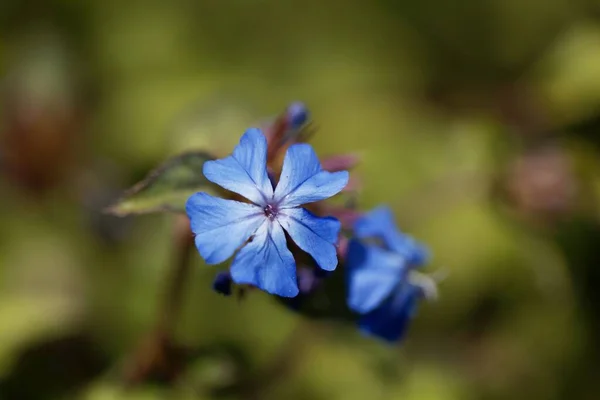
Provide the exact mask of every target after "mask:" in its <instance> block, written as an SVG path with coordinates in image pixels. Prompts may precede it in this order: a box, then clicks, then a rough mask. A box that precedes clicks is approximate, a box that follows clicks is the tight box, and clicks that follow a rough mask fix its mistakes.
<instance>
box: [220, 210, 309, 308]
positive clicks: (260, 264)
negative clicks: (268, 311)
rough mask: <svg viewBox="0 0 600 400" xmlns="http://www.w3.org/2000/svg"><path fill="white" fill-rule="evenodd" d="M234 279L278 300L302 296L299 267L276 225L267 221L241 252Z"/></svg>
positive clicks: (232, 274) (235, 263)
mask: <svg viewBox="0 0 600 400" xmlns="http://www.w3.org/2000/svg"><path fill="white" fill-rule="evenodd" d="M231 277H232V278H233V281H234V282H236V283H238V284H249V285H254V286H257V287H258V288H260V289H262V290H264V291H265V292H268V293H271V294H275V295H278V296H282V297H294V296H296V295H297V294H298V284H297V282H296V263H295V261H294V257H293V256H292V253H291V252H290V251H289V250H288V248H287V244H286V240H285V234H284V233H283V229H282V228H281V226H280V225H279V224H278V223H277V222H276V221H269V220H267V221H265V222H264V223H263V224H262V225H261V226H260V228H259V229H258V230H257V231H256V234H255V235H254V237H253V239H252V241H251V242H250V243H248V244H247V245H246V246H244V247H243V248H242V249H241V250H240V251H239V253H238V254H237V255H236V256H235V259H234V260H233V263H232V264H231Z"/></svg>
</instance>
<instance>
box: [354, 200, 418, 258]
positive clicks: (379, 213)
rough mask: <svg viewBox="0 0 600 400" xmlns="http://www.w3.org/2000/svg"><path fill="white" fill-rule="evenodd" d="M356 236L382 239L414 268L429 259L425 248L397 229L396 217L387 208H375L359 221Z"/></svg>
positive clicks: (355, 230) (355, 228)
mask: <svg viewBox="0 0 600 400" xmlns="http://www.w3.org/2000/svg"><path fill="white" fill-rule="evenodd" d="M354 234H355V235H356V237H358V238H361V239H364V238H373V237H377V238H381V239H382V240H383V241H384V242H385V245H386V246H387V247H388V248H389V249H390V250H392V251H394V252H396V253H398V254H400V255H402V256H403V257H404V258H405V259H406V260H407V261H408V262H409V263H410V264H412V265H413V266H417V265H423V264H425V263H426V262H427V259H428V258H429V252H428V250H427V248H426V247H425V246H423V245H421V244H420V243H418V242H417V241H416V240H414V239H413V238H412V237H410V236H408V235H406V234H404V233H402V232H401V231H400V230H399V229H398V228H396V224H395V221H394V215H393V214H392V211H391V210H390V209H389V208H388V207H385V206H383V207H378V208H375V209H374V210H372V211H370V212H368V213H366V214H365V215H364V216H363V217H362V218H360V219H358V220H357V221H356V223H355V224H354Z"/></svg>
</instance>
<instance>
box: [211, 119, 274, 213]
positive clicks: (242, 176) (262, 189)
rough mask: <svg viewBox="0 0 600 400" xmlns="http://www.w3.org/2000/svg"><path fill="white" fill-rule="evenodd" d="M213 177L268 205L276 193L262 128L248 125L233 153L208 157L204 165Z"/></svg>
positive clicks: (253, 199) (232, 188) (256, 201)
mask: <svg viewBox="0 0 600 400" xmlns="http://www.w3.org/2000/svg"><path fill="white" fill-rule="evenodd" d="M203 172H204V176H206V179H208V180H209V181H211V182H213V183H216V184H217V185H219V186H221V187H223V188H225V189H227V190H231V191H232V192H235V193H237V194H239V195H242V196H244V197H245V198H247V199H248V200H250V201H252V202H254V203H256V204H258V205H261V206H264V205H265V204H266V202H267V201H268V200H270V199H271V198H272V197H273V186H272V185H271V182H270V180H269V177H268V175H267V139H266V138H265V135H263V133H262V132H261V130H260V129H257V128H251V129H248V130H247V131H246V132H245V133H244V135H243V136H242V138H241V139H240V143H239V144H238V145H237V146H236V147H235V149H234V150H233V154H232V155H231V156H229V157H226V158H222V159H220V160H215V161H207V162H205V163H204V167H203Z"/></svg>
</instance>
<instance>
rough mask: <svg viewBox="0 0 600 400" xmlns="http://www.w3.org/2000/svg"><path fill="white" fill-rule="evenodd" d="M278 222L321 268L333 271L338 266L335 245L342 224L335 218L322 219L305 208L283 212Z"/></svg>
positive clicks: (278, 217) (280, 213)
mask: <svg viewBox="0 0 600 400" xmlns="http://www.w3.org/2000/svg"><path fill="white" fill-rule="evenodd" d="M277 220H278V221H279V223H280V224H281V226H283V228H284V229H285V230H286V231H287V233H288V234H289V235H290V237H291V238H292V240H293V241H294V242H295V243H296V244H297V245H298V247H300V248H301V249H302V250H304V251H305V252H307V253H308V254H310V255H311V256H312V257H313V258H314V259H315V261H316V262H317V264H319V266H320V267H321V268H322V269H324V270H327V271H333V270H334V269H335V267H336V266H337V262H338V260H337V252H336V248H335V244H336V243H337V240H338V235H339V233H340V228H341V224H340V222H339V221H338V220H337V219H335V218H331V217H328V218H321V217H317V216H315V215H313V214H311V213H310V212H309V211H307V210H305V209H303V208H291V209H286V210H282V211H280V212H279V215H278V216H277Z"/></svg>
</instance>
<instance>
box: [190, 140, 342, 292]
mask: <svg viewBox="0 0 600 400" xmlns="http://www.w3.org/2000/svg"><path fill="white" fill-rule="evenodd" d="M266 157H267V140H266V138H265V136H264V135H263V133H262V132H261V131H260V130H259V129H256V128H252V129H249V130H247V131H246V132H245V133H244V135H243V136H242V138H241V139H240V143H239V145H238V146H236V148H235V149H234V151H233V154H232V155H231V156H229V157H226V158H223V159H220V160H216V161H207V162H206V163H205V164H204V168H203V172H204V175H205V176H206V178H207V179H208V180H209V181H211V182H213V183H216V184H217V185H219V186H221V187H223V188H225V189H227V190H229V191H232V192H235V193H237V194H239V195H241V196H243V197H245V198H246V199H248V200H249V201H250V202H251V203H242V202H239V201H234V200H225V199H220V198H217V197H213V196H210V195H208V194H207V193H203V192H200V193H196V194H194V195H192V196H191V197H190V198H189V199H188V201H187V204H186V211H187V214H188V216H189V218H190V221H191V228H192V231H193V232H194V234H195V243H196V247H197V248H198V251H199V252H200V255H201V256H202V257H203V258H204V260H205V261H206V263H207V264H219V263H221V262H223V261H225V260H227V259H228V258H229V257H231V256H232V255H233V253H234V252H235V251H236V250H237V249H238V248H240V247H241V249H240V250H239V252H238V253H237V254H236V256H235V258H234V260H233V263H232V265H231V278H232V279H233V281H234V282H235V283H238V284H249V285H254V286H257V287H258V288H260V289H262V290H264V291H266V292H269V293H272V294H275V295H279V296H284V297H294V296H296V295H297V294H298V284H297V281H296V263H295V260H294V257H293V256H292V253H291V252H290V250H289V249H288V247H287V243H286V235H285V233H284V230H285V232H287V234H288V235H289V237H290V238H291V239H292V240H293V241H294V242H295V243H296V245H297V246H298V247H299V248H300V249H302V250H303V251H305V252H307V253H308V254H310V255H311V256H312V257H313V258H314V260H315V261H316V263H317V264H318V266H319V267H320V268H322V269H324V270H327V271H331V270H334V269H335V267H336V266H337V262H338V260H337V255H336V248H335V244H336V242H337V239H338V234H339V231H340V223H339V221H338V220H337V219H335V218H331V217H327V218H321V217H317V216H315V215H313V214H312V213H310V212H308V211H307V210H305V209H303V208H300V206H301V205H303V204H306V203H312V202H315V201H320V200H324V199H327V198H329V197H331V196H333V195H335V194H337V193H338V192H340V191H341V190H342V189H343V188H344V186H346V184H347V183H348V172H346V171H341V172H335V173H330V172H327V171H323V170H322V169H321V164H320V162H319V159H318V158H317V155H316V154H315V152H314V150H313V149H312V147H311V146H310V145H308V144H295V145H292V146H290V147H289V149H288V150H287V152H286V155H285V159H284V162H283V168H282V172H281V177H280V179H279V182H278V184H277V186H276V187H274V185H273V184H272V183H271V180H270V179H269V176H268V174H267V168H266Z"/></svg>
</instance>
